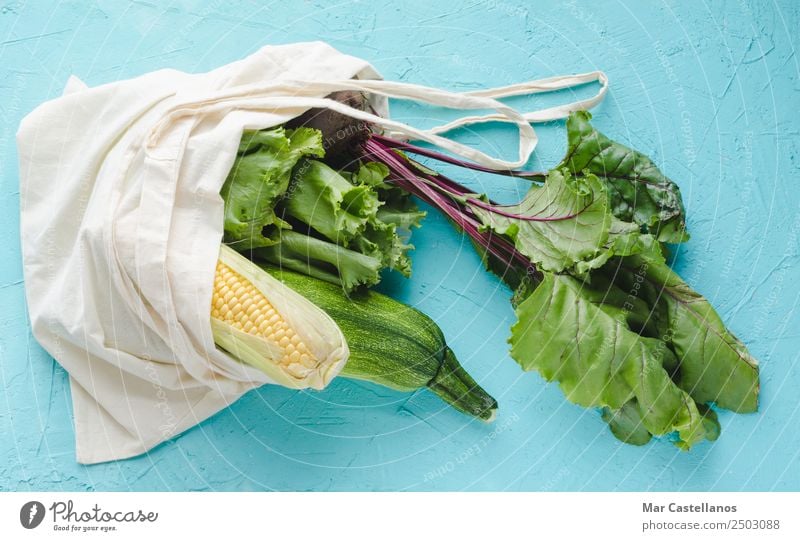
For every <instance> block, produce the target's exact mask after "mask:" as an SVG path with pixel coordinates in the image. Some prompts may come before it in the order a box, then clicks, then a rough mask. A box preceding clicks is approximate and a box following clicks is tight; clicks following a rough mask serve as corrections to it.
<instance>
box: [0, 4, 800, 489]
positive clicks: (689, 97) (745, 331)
mask: <svg viewBox="0 0 800 541" xmlns="http://www.w3.org/2000/svg"><path fill="white" fill-rule="evenodd" d="M258 4H259V3H258V2H245V1H233V0H228V1H224V2H223V1H215V2H193V1H188V0H184V1H176V2H171V3H168V5H167V6H166V7H164V6H162V3H161V2H148V1H136V2H132V3H130V4H129V5H125V4H124V3H123V2H115V1H111V0H106V1H100V2H98V3H96V4H90V3H87V2H60V3H52V4H51V3H47V2H32V3H30V4H25V3H23V2H15V1H8V2H6V1H4V0H0V114H1V115H2V122H1V123H0V177H1V179H0V182H2V184H1V186H0V194H1V195H0V243H1V244H2V247H3V252H2V254H3V257H2V259H1V260H0V306H1V307H2V310H0V377H1V378H2V389H3V391H2V393H3V396H2V399H0V489H3V490H254V489H259V490H260V489H277V490H375V489H377V490H397V489H414V490H441V489H451V490H462V489H466V490H506V489H510V490H701V491H702V490H798V489H800V463H798V458H799V456H800V455H798V453H800V430H798V429H800V413H799V412H798V404H800V399H799V398H798V396H800V393H798V389H800V374H799V373H798V369H797V368H798V349H800V348H798V345H800V331H798V328H800V317H798V312H797V310H796V309H797V303H798V283H799V282H800V271H799V270H798V269H800V265H799V264H798V263H800V261H798V257H799V256H798V233H799V232H800V212H799V210H798V209H799V208H800V190H798V189H797V187H796V186H797V183H798V173H800V168H799V167H798V160H799V159H800V151H799V150H798V145H800V133H799V130H800V115H798V112H800V91H799V90H798V84H799V83H798V62H800V59H798V56H797V54H796V51H795V49H796V48H797V46H798V37H797V34H798V31H800V9H799V7H800V5H798V3H797V2H796V1H795V0H785V1H781V2H772V1H768V0H763V1H758V0H742V1H740V2H729V1H728V2H723V1H721V0H718V1H714V2H710V3H709V2H702V1H701V2H698V1H695V0H681V1H670V2H665V3H661V2H639V1H633V0H630V1H628V2H603V3H598V2H596V1H582V0H581V1H572V2H566V3H563V2H560V1H558V2H555V1H553V2H536V3H535V4H536V5H535V6H534V3H532V2H523V1H522V0H497V1H486V2H481V1H475V2H469V3H466V2H456V1H451V2H435V3H434V2H429V1H422V0H418V1H414V2H402V3H397V2H391V1H389V0H380V1H375V2H341V3H338V4H333V3H332V4H329V5H328V4H323V3H320V2H310V1H306V2H280V3H278V2H274V3H271V4H270V5H268V6H259V5H258ZM431 4H435V6H433V5H431ZM401 6H402V7H401ZM314 39H323V40H326V41H328V42H330V43H331V44H332V45H334V46H335V47H337V48H339V49H341V50H343V51H345V52H348V53H351V54H354V55H358V56H361V57H364V58H366V59H368V60H370V61H371V62H372V63H373V64H374V65H375V66H376V67H377V68H378V70H379V71H381V72H382V73H383V75H384V76H385V77H386V78H388V79H394V80H402V81H409V82H415V83H421V84H426V85H431V86H437V87H443V88H448V89H454V90H466V89H474V88H480V87H483V86H489V85H500V84H509V83H512V82H517V81H521V80H526V79H532V78H537V77H544V76H550V75H555V74H561V73H570V72H581V71H588V70H593V69H603V70H605V71H606V72H607V73H608V75H609V77H610V79H611V92H610V94H609V96H608V99H607V100H606V102H605V103H604V104H602V105H601V106H600V107H599V108H597V109H596V111H595V123H596V125H597V126H598V127H599V128H600V129H601V130H602V131H604V132H606V133H607V134H608V135H610V136H612V137H614V138H618V139H620V140H622V141H627V142H629V143H631V144H632V145H633V146H635V147H637V148H639V149H642V150H644V151H645V152H647V153H649V154H650V155H651V156H652V157H653V158H654V160H655V161H656V162H657V163H658V164H659V165H660V166H661V167H662V169H663V170H664V171H665V172H666V173H667V174H668V175H670V176H672V177H673V178H674V179H676V180H677V182H678V183H679V184H680V186H681V187H682V189H683V194H684V198H685V202H686V207H687V212H688V217H689V227H690V230H691V232H692V235H693V238H692V240H691V242H689V243H688V244H687V245H685V246H682V247H681V248H680V250H679V253H678V260H677V270H678V271H679V272H680V273H681V274H682V275H683V276H684V277H685V279H687V281H689V283H690V284H692V285H693V286H694V287H695V288H696V289H698V290H699V291H700V292H702V293H704V294H705V295H706V296H708V297H709V298H710V300H711V301H712V302H713V304H714V305H715V306H716V307H717V308H718V310H719V311H720V313H721V314H722V316H723V318H724V320H725V321H726V322H727V323H728V324H729V325H730V327H731V328H732V329H733V331H734V332H735V333H737V334H738V335H740V336H741V337H742V338H743V339H744V341H745V342H746V343H747V345H748V346H749V347H750V349H751V351H752V352H753V354H754V355H755V356H756V357H757V358H759V359H760V360H761V362H762V385H763V388H762V395H761V396H762V400H761V411H760V412H759V413H758V414H755V415H747V416H744V415H734V414H731V413H729V412H721V414H720V419H721V422H722V425H723V433H722V437H721V438H720V440H719V441H718V442H717V443H715V444H708V443H706V444H703V445H700V446H698V447H697V448H695V449H693V450H692V451H691V452H690V453H684V452H679V451H677V450H676V449H674V448H673V447H672V446H671V445H670V444H668V443H667V442H665V441H654V442H652V443H651V444H650V445H648V446H646V447H643V448H636V447H628V446H624V445H622V444H620V443H618V442H617V441H616V440H615V439H614V438H613V437H612V436H611V435H610V433H608V431H607V429H606V427H605V425H604V423H602V422H601V421H600V419H599V416H598V414H597V413H596V412H594V411H586V410H583V409H581V408H579V407H576V406H573V405H570V404H568V403H567V402H566V401H565V400H564V399H563V397H562V395H561V393H560V391H559V390H558V389H557V388H556V387H555V386H552V385H546V384H544V382H543V381H542V380H541V379H540V378H539V377H538V376H537V375H535V374H523V373H522V372H521V371H520V370H519V369H518V368H517V366H516V365H515V364H514V362H513V361H511V359H510V358H509V357H508V355H507V347H506V343H505V339H506V335H507V329H508V327H509V325H510V324H511V323H512V321H513V313H512V310H511V307H510V305H509V303H508V297H509V292H508V291H507V290H505V289H504V288H503V287H502V286H499V285H498V283H497V281H496V280H495V279H494V278H493V277H492V276H490V275H488V274H487V273H485V272H483V271H482V270H481V269H480V266H479V261H478V259H477V257H476V256H475V254H474V253H473V252H472V251H471V249H470V247H469V245H468V244H467V243H466V241H465V239H464V238H462V237H461V236H460V235H458V234H456V233H455V232H454V231H453V230H452V229H451V228H450V227H449V226H448V225H447V224H446V223H445V222H444V220H442V218H441V217H439V216H437V215H436V214H433V213H432V214H431V215H430V216H429V218H428V220H427V222H426V224H425V226H424V227H423V229H422V230H420V231H418V232H417V233H416V234H415V239H414V243H415V244H416V246H417V251H416V252H415V254H414V277H413V279H411V280H409V281H403V280H402V279H398V278H395V277H389V278H387V280H386V281H385V283H384V286H383V288H384V289H385V290H386V291H389V292H391V293H392V294H393V295H395V296H396V297H398V298H400V299H402V300H404V301H406V302H409V303H412V304H414V305H416V306H417V307H419V308H420V309H422V310H423V311H425V312H427V313H428V314H430V315H431V316H432V317H433V318H435V319H436V320H437V321H438V322H439V324H440V325H441V326H442V328H443V329H444V331H445V334H446V335H447V337H448V339H449V341H450V342H451V345H452V346H453V348H454V349H455V350H456V352H457V353H458V354H459V356H460V358H461V360H462V362H463V364H464V365H465V366H466V367H467V368H468V369H469V370H470V371H471V372H472V373H473V374H474V375H475V376H476V378H477V379H478V380H479V381H480V382H481V383H482V384H483V385H484V386H485V387H486V388H487V389H488V390H489V391H490V392H492V393H493V394H494V395H495V396H496V397H497V398H498V400H499V401H500V403H501V408H502V409H501V413H500V416H499V418H498V419H497V421H496V424H495V425H493V426H489V425H484V424H481V423H478V422H473V421H471V420H469V419H467V418H465V417H463V416H460V415H459V414H457V413H455V412H453V411H452V410H449V409H443V408H442V407H441V406H442V404H441V402H439V401H438V400H437V399H436V398H435V397H434V396H433V395H432V394H430V393H427V392H423V393H417V394H415V395H404V394H400V393H394V392H389V391H386V390H384V389H381V388H378V387H376V386H372V385H367V384H359V383H353V382H348V381H336V382H334V383H333V384H332V385H331V387H330V388H329V389H328V390H326V391H324V392H322V393H300V392H292V391H288V390H285V389H280V388H275V387H270V388H262V389H260V390H258V391H255V392H252V393H250V394H248V395H247V396H245V397H244V398H243V399H242V400H240V401H239V402H238V403H236V404H235V405H234V406H233V407H231V408H230V409H229V410H227V411H224V412H222V413H220V414H219V415H217V416H216V417H214V418H212V419H211V420H209V421H208V422H205V423H203V424H202V425H201V426H199V427H197V428H194V429H193V430H190V431H189V432H187V433H185V434H183V435H181V436H180V437H178V438H176V439H175V440H174V441H173V442H170V443H167V444H165V445H162V446H161V447H159V448H157V449H156V450H154V451H153V452H151V453H150V454H149V455H147V456H143V457H141V458H137V459H134V460H128V461H124V462H119V463H111V464H105V465H99V466H91V467H85V466H80V465H78V464H76V463H75V458H74V448H73V429H72V421H71V402H70V396H69V387H68V383H67V378H66V374H65V373H64V371H63V370H62V369H61V368H60V367H59V366H58V365H56V364H55V363H54V362H53V360H52V359H51V358H50V357H49V356H48V355H47V354H45V353H44V352H43V351H42V349H41V348H40V347H39V346H38V345H37V344H36V342H35V340H33V338H32V337H31V335H30V332H29V328H28V323H27V317H26V312H25V304H24V293H23V286H24V284H23V282H22V269H21V264H20V255H19V253H20V252H19V239H18V235H19V231H18V229H19V228H18V219H19V211H18V205H19V201H18V192H19V189H18V177H17V163H16V150H15V144H14V134H15V131H16V128H17V126H18V124H19V121H20V119H21V118H22V117H23V116H24V115H25V114H26V113H28V112H29V111H30V110H31V109H32V108H33V107H35V106H36V105H37V104H39V103H40V102H42V101H44V100H46V99H49V98H53V97H55V96H57V95H58V94H59V93H60V92H61V89H62V88H63V86H64V83H65V82H66V79H67V77H68V76H69V75H70V74H73V73H74V74H76V75H78V76H79V77H80V78H82V79H84V80H85V81H86V82H87V83H89V84H90V85H93V84H100V83H104V82H108V81H112V80H116V79H122V78H126V77H131V76H135V75H137V74H141V73H143V72H146V71H150V70H154V69H157V68H162V67H173V68H178V69H183V70H188V71H203V70H207V69H210V68H213V67H216V66H218V65H221V64H223V63H226V62H230V61H232V60H235V59H238V58H241V57H243V56H245V55H247V54H249V53H251V52H253V51H255V50H256V49H257V48H259V47H261V46H262V45H265V44H269V43H286V42H292V41H305V40H314ZM593 90H594V89H591V88H586V89H581V90H580V91H578V92H577V94H578V95H588V94H589V93H590V92H592V91H593ZM574 97H575V96H574V95H572V93H564V94H562V95H560V96H551V97H549V98H537V99H535V100H534V99H517V100H514V101H513V103H514V105H517V106H519V107H539V106H541V105H542V104H548V103H555V102H563V101H565V100H568V99H574ZM393 114H394V116H396V117H398V118H402V119H405V120H408V121H411V122H415V123H417V124H420V125H425V124H430V123H431V122H432V121H433V120H432V117H437V118H444V117H445V116H446V115H444V114H442V113H440V112H437V111H432V110H430V109H426V108H424V107H420V106H417V105H409V104H396V105H395V106H394V108H393ZM538 131H539V134H540V136H541V139H542V142H541V144H540V147H539V149H538V150H537V156H536V158H535V160H534V163H532V164H531V166H532V167H537V168H539V167H546V166H547V165H548V164H553V163H555V162H556V161H557V159H558V158H559V156H560V155H561V153H562V152H563V148H564V129H563V124H560V123H555V124H553V125H548V126H543V127H541V128H539V130H538ZM455 135H456V136H457V137H458V138H459V140H461V141H464V142H467V143H470V144H475V145H479V146H481V147H482V148H484V149H486V150H488V151H492V152H495V153H500V154H503V155H505V156H507V157H510V156H512V155H513V153H514V152H515V151H514V150H513V144H514V134H513V133H512V130H510V129H508V128H503V127H496V126H492V127H481V128H480V129H476V130H464V131H461V132H459V133H457V134H455ZM459 178H460V179H461V180H462V181H464V182H466V183H468V184H471V185H473V186H476V187H479V188H480V189H484V190H488V191H489V192H490V193H492V194H493V195H495V196H496V197H498V198H500V199H503V200H507V201H511V200H513V199H514V198H516V197H519V195H520V194H521V190H522V188H523V186H524V185H523V184H515V183H514V182H512V181H510V180H508V179H504V178H484V177H482V176H474V175H464V174H461V175H460V176H459Z"/></svg>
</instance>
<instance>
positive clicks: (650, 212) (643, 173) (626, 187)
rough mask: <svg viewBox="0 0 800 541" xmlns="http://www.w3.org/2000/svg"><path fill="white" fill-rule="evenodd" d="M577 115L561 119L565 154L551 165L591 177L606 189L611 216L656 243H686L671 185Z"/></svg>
mask: <svg viewBox="0 0 800 541" xmlns="http://www.w3.org/2000/svg"><path fill="white" fill-rule="evenodd" d="M591 118H592V115H591V114H589V113H588V112H586V111H577V112H575V113H573V114H571V115H570V117H569V118H568V119H567V140H568V146H567V154H566V156H565V157H564V159H563V160H562V161H561V163H560V164H559V165H558V166H556V167H557V168H560V167H567V168H568V169H569V170H570V171H571V172H572V173H573V174H574V175H578V176H581V175H586V174H593V175H597V177H598V178H600V179H601V180H603V181H604V182H605V183H606V185H607V186H608V191H609V199H610V201H611V205H612V210H613V213H614V216H616V217H617V218H619V219H620V220H624V221H626V222H631V221H632V222H635V223H637V224H639V225H640V226H642V228H643V231H644V232H649V233H653V234H654V235H656V237H657V238H658V240H660V241H661V242H684V241H686V240H688V238H689V237H688V234H687V233H686V225H685V223H684V213H683V201H682V200H681V192H680V189H679V188H678V186H677V184H675V183H674V182H672V181H671V180H670V179H669V178H667V177H666V176H665V175H664V174H663V173H662V172H661V171H659V169H658V168H657V167H656V166H655V164H654V163H653V162H652V160H650V158H648V157H647V156H645V155H644V154H642V153H641V152H637V151H635V150H632V149H630V148H628V147H626V146H623V145H621V144H620V143H617V142H615V141H612V140H611V139H609V138H608V137H606V136H605V135H603V134H602V133H600V132H599V131H597V130H596V129H594V128H593V127H592V126H591V124H589V120H590V119H591Z"/></svg>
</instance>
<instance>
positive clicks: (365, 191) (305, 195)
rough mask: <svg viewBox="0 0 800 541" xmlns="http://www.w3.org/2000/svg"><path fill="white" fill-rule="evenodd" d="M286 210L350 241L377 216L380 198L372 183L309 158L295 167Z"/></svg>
mask: <svg viewBox="0 0 800 541" xmlns="http://www.w3.org/2000/svg"><path fill="white" fill-rule="evenodd" d="M292 188H293V189H292V192H291V194H290V196H289V197H288V198H287V199H286V203H285V208H286V212H287V213H288V214H290V215H291V216H292V217H294V218H296V219H298V220H300V221H301V222H303V223H305V224H307V225H308V226H309V227H311V228H312V229H314V230H315V231H317V232H318V233H321V234H322V235H323V236H324V237H326V238H327V239H328V240H330V241H333V242H335V243H337V244H341V245H346V244H347V243H348V242H350V241H351V240H353V239H354V238H356V237H357V236H360V235H361V234H362V233H363V232H364V229H365V228H366V226H367V223H370V222H374V221H375V220H376V213H377V212H378V207H379V206H380V202H379V201H378V193H377V192H376V191H375V190H373V189H372V188H371V187H370V186H369V185H366V184H360V185H354V184H351V183H350V182H348V181H347V179H345V177H344V176H342V175H340V174H339V173H338V172H337V171H336V170H335V169H333V168H331V167H329V166H327V165H325V164H324V163H322V162H320V161H317V160H306V161H304V162H303V163H301V164H300V165H299V166H298V167H297V169H296V170H295V174H294V178H293V185H292Z"/></svg>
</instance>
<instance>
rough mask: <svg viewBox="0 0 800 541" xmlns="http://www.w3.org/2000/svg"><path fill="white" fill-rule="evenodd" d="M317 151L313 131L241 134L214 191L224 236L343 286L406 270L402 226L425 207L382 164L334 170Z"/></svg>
mask: <svg viewBox="0 0 800 541" xmlns="http://www.w3.org/2000/svg"><path fill="white" fill-rule="evenodd" d="M323 155H324V150H323V147H322V136H321V133H320V132H319V130H316V129H311V128H305V127H299V128H297V129H294V130H285V129H283V128H273V129H269V130H262V131H258V132H252V133H250V132H248V133H246V134H245V135H244V137H243V138H242V141H241V144H240V146H239V155H238V156H237V158H236V160H235V162H234V165H233V167H232V169H231V172H230V174H229V176H228V179H227V180H226V182H225V185H224V186H223V188H222V190H221V195H222V197H223V199H224V201H225V225H224V230H225V237H224V240H225V242H226V243H228V244H230V245H231V246H232V247H233V248H235V249H237V250H239V251H245V252H251V253H252V255H254V256H256V257H260V258H261V259H264V260H266V261H269V262H271V263H273V264H275V265H279V266H282V267H286V268H289V269H292V270H294V271H297V272H302V273H305V274H308V275H310V276H314V277H317V278H321V279H323V280H326V281H329V282H333V283H338V284H341V285H342V286H343V287H344V288H345V290H347V291H350V290H352V289H354V288H356V287H359V286H370V285H374V284H377V283H378V282H379V281H380V271H381V270H382V269H384V268H389V269H394V270H397V271H398V272H400V273H402V274H403V275H405V276H408V275H410V273H411V261H410V259H409V257H408V252H409V250H411V249H412V248H413V246H412V245H410V244H408V243H407V242H406V241H405V240H404V238H403V234H404V233H403V232H404V231H408V230H409V229H410V228H411V227H416V226H419V224H420V221H421V219H422V218H423V217H424V215H425V213H424V212H420V211H419V210H418V209H417V207H416V206H415V205H414V203H413V202H412V201H411V199H410V197H409V194H408V193H407V192H404V191H403V190H402V189H400V188H398V187H396V186H393V185H391V184H389V183H387V182H386V177H387V175H388V174H389V170H388V168H387V167H386V166H385V165H383V164H381V163H376V162H365V163H362V164H361V165H360V166H359V167H358V168H357V169H356V170H355V171H352V172H351V171H336V170H335V169H333V168H331V167H330V166H328V165H326V164H325V163H323V162H321V161H319V160H317V159H313V158H319V157H322V156H323Z"/></svg>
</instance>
